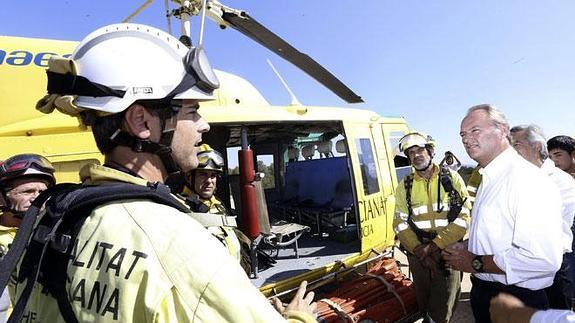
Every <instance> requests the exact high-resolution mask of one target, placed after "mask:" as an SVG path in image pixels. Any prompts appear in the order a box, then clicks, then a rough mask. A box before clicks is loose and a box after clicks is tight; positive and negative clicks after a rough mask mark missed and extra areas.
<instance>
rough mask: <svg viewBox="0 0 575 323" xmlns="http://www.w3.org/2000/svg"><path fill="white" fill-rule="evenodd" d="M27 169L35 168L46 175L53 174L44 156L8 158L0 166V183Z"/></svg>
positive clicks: (24, 155) (52, 169)
mask: <svg viewBox="0 0 575 323" xmlns="http://www.w3.org/2000/svg"><path fill="white" fill-rule="evenodd" d="M29 168H35V169H37V170H39V171H42V172H46V173H54V167H53V166H52V164H51V163H50V161H48V159H46V158H45V157H44V156H40V155H36V154H22V155H16V156H13V157H10V158H8V159H6V160H5V161H4V162H3V163H2V165H0V181H1V180H3V179H6V178H10V177H13V176H17V175H19V174H22V173H24V172H26V170H27V169H29Z"/></svg>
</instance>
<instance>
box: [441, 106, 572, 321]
mask: <svg viewBox="0 0 575 323" xmlns="http://www.w3.org/2000/svg"><path fill="white" fill-rule="evenodd" d="M459 134H460V135H461V140H462V142H463V145H464V147H465V150H466V152H467V154H468V155H469V156H470V157H471V158H472V159H474V160H475V161H477V162H478V163H479V166H481V167H482V170H481V174H482V182H481V185H480V186H479V189H478V191H477V196H476V200H475V204H474V206H473V210H472V215H471V227H470V230H469V240H468V241H467V242H462V243H456V244H453V245H451V246H449V247H447V248H446V249H445V251H444V258H445V261H446V263H447V264H448V265H449V266H451V267H452V268H454V269H457V270H460V271H464V272H469V273H472V276H471V281H472V283H473V286H472V288H471V294H470V300H471V307H472V309H473V315H474V317H475V321H476V322H491V320H490V318H489V302H490V300H491V298H492V297H494V296H495V295H497V294H498V293H500V292H506V293H509V294H512V295H514V296H516V297H517V298H519V299H520V300H521V301H523V302H524V303H525V304H526V305H528V306H530V307H533V308H536V309H546V308H547V307H548V303H547V296H546V294H545V291H544V288H546V287H549V286H551V284H552V283H553V276H554V275H555V272H556V271H557V270H558V269H559V267H560V265H561V262H562V255H563V247H564V242H563V240H562V239H557V238H556V237H557V232H561V226H562V219H561V197H560V195H559V190H558V189H557V187H556V186H555V184H554V183H553V182H552V181H551V179H549V177H548V176H546V175H545V174H544V173H543V172H542V171H541V170H540V169H539V168H537V167H535V166H534V165H533V164H531V163H529V162H528V161H526V160H525V159H523V158H522V157H521V156H519V155H518V154H517V152H516V151H515V150H513V148H512V147H511V144H510V142H509V124H508V122H507V120H506V118H505V116H504V115H503V113H501V112H500V111H499V110H497V109H496V108H495V107H493V106H491V105H487V104H483V105H478V106H474V107H471V108H470V109H469V110H468V112H467V115H466V116H465V118H464V119H463V121H462V123H461V130H460V133H459Z"/></svg>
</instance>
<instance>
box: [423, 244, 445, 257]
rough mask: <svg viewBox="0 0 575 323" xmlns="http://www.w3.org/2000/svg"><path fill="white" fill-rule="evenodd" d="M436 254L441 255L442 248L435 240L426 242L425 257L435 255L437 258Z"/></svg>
mask: <svg viewBox="0 0 575 323" xmlns="http://www.w3.org/2000/svg"><path fill="white" fill-rule="evenodd" d="M436 254H439V257H441V249H439V247H438V246H437V245H436V244H435V243H434V242H433V241H432V242H430V243H427V244H425V246H424V247H423V255H424V256H425V257H429V256H433V257H434V259H435V258H436V257H435V255H436Z"/></svg>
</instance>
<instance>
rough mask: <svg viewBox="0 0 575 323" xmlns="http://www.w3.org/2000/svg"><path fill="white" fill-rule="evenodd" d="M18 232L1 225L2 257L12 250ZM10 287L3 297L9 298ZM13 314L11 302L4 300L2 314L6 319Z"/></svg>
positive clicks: (0, 254)
mask: <svg viewBox="0 0 575 323" xmlns="http://www.w3.org/2000/svg"><path fill="white" fill-rule="evenodd" d="M0 216H2V215H0ZM16 232H18V228H15V227H5V226H3V225H0V257H4V256H5V255H6V253H7V252H8V249H10V245H11V244H12V241H14V237H15V236H16ZM8 291H9V287H6V289H5V290H3V291H1V292H2V294H3V295H2V296H3V297H7V296H6V295H8ZM11 312H12V303H11V302H9V298H8V299H4V300H3V302H0V313H4V315H5V317H8V316H10V313H11Z"/></svg>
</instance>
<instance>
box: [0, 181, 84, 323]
mask: <svg viewBox="0 0 575 323" xmlns="http://www.w3.org/2000/svg"><path fill="white" fill-rule="evenodd" d="M75 187H78V185H77V184H59V185H55V186H52V187H50V188H48V189H47V190H45V191H44V192H42V193H41V194H40V195H38V197H37V198H36V199H35V200H34V201H33V202H32V204H31V206H30V208H28V210H27V211H26V214H25V215H24V218H23V219H22V223H21V224H20V227H19V229H18V232H17V233H16V237H15V238H14V241H13V242H12V245H11V247H10V249H9V250H8V253H7V254H6V256H5V257H4V259H3V260H2V262H0V288H1V289H2V290H4V289H5V288H6V285H7V284H8V281H9V280H10V276H11V275H12V272H14V269H15V268H16V265H17V264H18V261H19V260H20V257H21V256H22V254H23V253H24V250H25V249H26V247H27V245H28V242H29V240H30V237H31V235H32V232H33V229H34V224H35V223H36V219H37V218H38V215H39V214H40V211H41V210H42V207H43V205H44V203H45V202H46V201H47V200H48V199H49V198H50V197H51V196H52V195H53V194H58V193H59V192H63V191H68V190H70V189H74V188H75ZM37 267H38V268H39V266H37ZM35 279H37V275H36V277H35ZM32 287H33V284H27V285H26V286H25V288H24V291H23V292H22V295H25V296H26V295H27V296H26V301H27V300H28V298H29V295H30V293H31V292H32ZM25 307H26V303H23V304H22V303H21V302H17V303H16V305H15V306H14V309H13V311H12V314H11V315H10V319H9V320H8V322H20V320H21V319H22V316H23V314H24V310H25Z"/></svg>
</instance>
